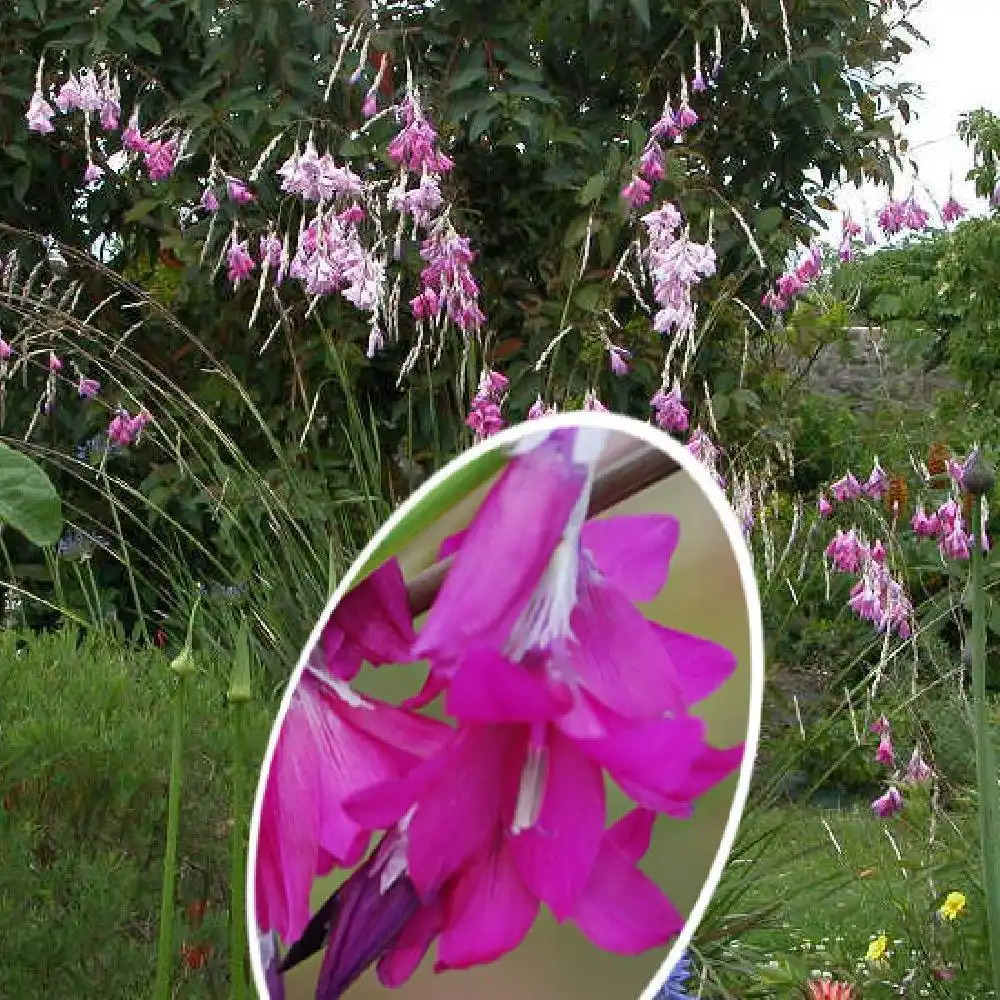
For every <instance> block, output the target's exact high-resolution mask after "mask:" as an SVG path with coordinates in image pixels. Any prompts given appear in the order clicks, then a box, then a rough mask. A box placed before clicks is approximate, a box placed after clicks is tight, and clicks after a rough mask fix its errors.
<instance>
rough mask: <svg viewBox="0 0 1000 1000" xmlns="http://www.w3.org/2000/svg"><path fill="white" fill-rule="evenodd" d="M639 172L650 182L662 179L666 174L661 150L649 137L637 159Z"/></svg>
mask: <svg viewBox="0 0 1000 1000" xmlns="http://www.w3.org/2000/svg"><path fill="white" fill-rule="evenodd" d="M639 173H640V174H641V175H642V176H643V178H645V179H646V180H647V181H648V182H649V183H650V184H655V183H656V182H657V181H661V180H663V178H664V177H666V175H667V170H666V165H665V163H664V159H663V150H662V148H661V147H660V144H659V143H658V142H657V141H656V140H655V139H650V140H649V142H647V143H646V148H645V149H644V150H643V151H642V156H641V157H640V159H639Z"/></svg>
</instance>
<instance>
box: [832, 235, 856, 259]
mask: <svg viewBox="0 0 1000 1000" xmlns="http://www.w3.org/2000/svg"><path fill="white" fill-rule="evenodd" d="M856 256H857V254H856V253H855V251H854V244H853V243H852V242H851V241H850V239H849V238H847V237H845V238H844V239H843V240H841V243H840V247H839V248H838V250H837V257H838V259H839V260H840V261H841V262H842V263H844V264H847V263H850V261H852V260H854V258H855V257H856Z"/></svg>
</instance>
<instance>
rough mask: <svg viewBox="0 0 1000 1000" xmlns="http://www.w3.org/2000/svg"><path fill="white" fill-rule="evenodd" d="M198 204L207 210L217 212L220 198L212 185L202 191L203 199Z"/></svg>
mask: <svg viewBox="0 0 1000 1000" xmlns="http://www.w3.org/2000/svg"><path fill="white" fill-rule="evenodd" d="M198 204H199V205H201V207H202V208H203V209H205V211H206V212H217V211H218V210H219V199H218V198H217V197H216V194H215V192H214V191H213V190H212V189H211V187H207V188H205V190H204V191H202V193H201V200H200V201H199V202H198Z"/></svg>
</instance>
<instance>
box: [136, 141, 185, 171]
mask: <svg viewBox="0 0 1000 1000" xmlns="http://www.w3.org/2000/svg"><path fill="white" fill-rule="evenodd" d="M142 142H143V144H144V145H143V157H144V158H145V160H146V169H147V170H148V171H149V179H150V180H151V181H165V180H166V179H167V178H168V177H169V176H170V175H171V174H172V173H173V172H174V167H175V166H176V165H177V163H176V157H177V140H176V139H166V140H164V141H162V142H161V141H159V140H156V141H154V142H146V140H145V139H143V140H142Z"/></svg>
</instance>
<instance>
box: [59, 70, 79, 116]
mask: <svg viewBox="0 0 1000 1000" xmlns="http://www.w3.org/2000/svg"><path fill="white" fill-rule="evenodd" d="M56 107H57V108H58V109H59V110H60V111H61V112H62V113H63V114H64V115H65V114H68V113H69V112H70V111H78V110H80V109H81V108H82V107H83V92H82V90H81V89H80V81H79V80H78V79H77V76H76V74H75V73H70V75H69V77H68V78H67V80H66V82H65V83H63V85H62V86H61V87H60V88H59V92H58V93H57V94H56Z"/></svg>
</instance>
